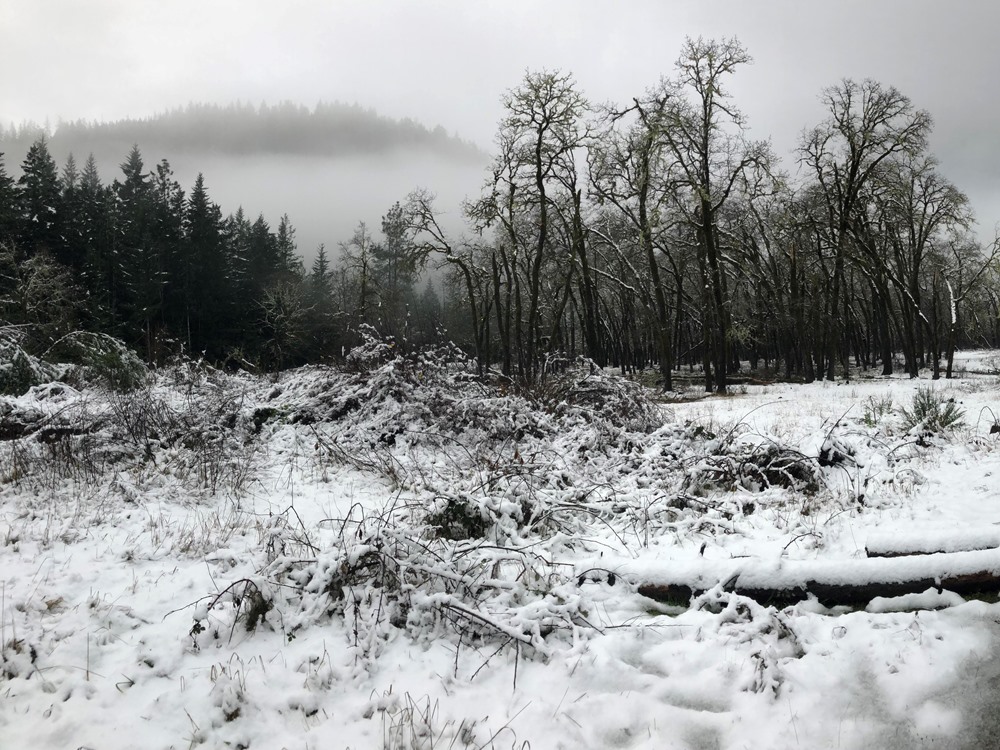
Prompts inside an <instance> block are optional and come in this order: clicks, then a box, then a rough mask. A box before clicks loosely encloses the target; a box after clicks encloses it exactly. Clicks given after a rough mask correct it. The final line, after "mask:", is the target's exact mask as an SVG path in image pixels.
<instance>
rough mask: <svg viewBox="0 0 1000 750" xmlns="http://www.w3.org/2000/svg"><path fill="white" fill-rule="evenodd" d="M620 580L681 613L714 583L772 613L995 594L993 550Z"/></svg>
mask: <svg viewBox="0 0 1000 750" xmlns="http://www.w3.org/2000/svg"><path fill="white" fill-rule="evenodd" d="M625 572H626V571H624V570H623V571H622V573H625ZM628 575H629V577H630V578H632V580H633V581H638V584H637V589H638V592H639V593H640V594H642V595H643V596H646V597H648V598H650V599H654V600H656V601H658V602H662V603H664V604H673V605H682V606H686V605H688V604H690V602H691V599H692V597H694V596H697V595H699V594H701V593H704V592H705V591H708V590H709V589H711V588H714V587H715V586H717V585H719V584H722V588H723V589H724V590H726V591H733V592H735V593H738V594H742V595H743V596H747V597H750V598H751V599H754V600H756V601H758V602H760V603H761V604H766V605H767V604H770V605H774V606H778V607H783V606H787V605H789V604H794V603H795V602H798V601H802V600H803V599H806V598H808V597H809V596H813V597H815V598H816V599H817V600H818V601H819V602H820V603H821V604H823V605H824V606H827V607H834V606H849V607H864V606H865V605H867V604H868V603H869V602H870V601H871V600H872V599H875V598H878V597H882V598H889V597H896V596H903V595H907V594H920V593H923V592H925V591H927V590H928V589H935V590H937V591H939V592H940V591H945V590H947V591H951V592H954V593H956V594H960V595H963V596H970V595H982V594H996V593H997V592H1000V549H989V550H975V551H967V552H946V553H932V554H927V555H919V556H909V557H876V558H868V559H858V560H798V561H792V560H784V559H781V560H778V561H776V562H775V561H771V562H768V561H764V560H759V559H758V560H755V559H749V560H745V561H732V560H724V561H701V563H700V564H699V563H687V564H684V565H677V566H675V567H674V568H673V569H672V570H670V571H667V570H655V569H647V570H645V571H628Z"/></svg>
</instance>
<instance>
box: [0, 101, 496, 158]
mask: <svg viewBox="0 0 1000 750" xmlns="http://www.w3.org/2000/svg"><path fill="white" fill-rule="evenodd" d="M45 130H46V129H45V128H44V127H42V126H39V125H37V124H34V123H25V124H22V125H19V126H12V127H10V128H8V129H6V130H5V131H2V132H0V147H2V149H3V150H4V151H8V152H13V153H18V152H23V151H26V150H27V148H28V147H29V146H30V145H31V143H32V142H33V141H34V140H35V139H36V138H37V137H38V135H39V134H40V133H42V132H44V131H45ZM53 131H54V132H52V133H51V134H49V135H50V141H51V146H52V148H53V149H54V150H56V151H60V152H63V151H65V152H69V151H72V152H73V153H74V154H78V155H86V154H88V153H90V152H94V153H95V154H103V153H107V152H109V151H110V152H115V153H126V152H127V151H128V149H129V148H130V147H131V146H132V144H134V143H138V144H140V145H141V146H142V147H143V148H144V149H145V150H148V151H150V152H156V153H164V154H175V155H176V154H203V153H214V154H233V155H249V154H254V155H259V154H294V155H315V156H356V155H359V154H379V155H381V154H386V153H390V152H393V151H397V150H405V151H413V150H417V149H419V150H422V151H429V152H433V153H436V154H438V155H440V156H443V157H447V158H449V159H473V160H480V159H481V158H482V155H481V151H480V150H479V148H478V147H477V146H475V145H474V144H472V143H469V142H467V141H463V140H461V139H460V138H458V137H456V136H451V135H449V134H448V133H447V132H446V131H445V130H444V128H442V127H441V126H437V127H434V128H433V129H431V128H428V127H426V126H425V125H423V124H421V123H418V122H415V121H414V120H411V119H409V118H404V119H402V120H395V119H392V118H389V117H383V116H381V115H379V114H378V113H376V112H375V111H374V110H372V109H365V108H363V107H361V106H359V105H357V104H353V105H349V104H342V103H333V104H325V103H320V104H318V105H316V107H314V108H313V109H310V108H308V107H305V106H302V105H299V104H295V103H292V102H284V103H281V104H278V105H271V106H269V105H267V104H261V105H259V106H254V105H252V104H244V103H240V102H237V103H235V104H230V105H228V106H220V105H217V104H189V105H188V106H187V107H185V108H183V109H174V110H170V111H167V112H163V113H161V114H158V115H155V116H152V117H146V118H126V119H123V120H115V121H112V122H88V121H84V120H66V121H60V122H59V123H58V125H57V126H56V127H55V128H54V129H53Z"/></svg>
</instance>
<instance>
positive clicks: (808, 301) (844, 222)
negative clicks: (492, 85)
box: [407, 39, 1000, 392]
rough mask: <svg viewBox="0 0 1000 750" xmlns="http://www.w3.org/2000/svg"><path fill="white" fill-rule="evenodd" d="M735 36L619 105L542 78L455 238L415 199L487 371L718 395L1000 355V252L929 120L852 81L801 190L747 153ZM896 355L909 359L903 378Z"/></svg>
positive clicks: (809, 150) (819, 129) (809, 159)
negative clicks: (620, 373) (635, 375)
mask: <svg viewBox="0 0 1000 750" xmlns="http://www.w3.org/2000/svg"><path fill="white" fill-rule="evenodd" d="M750 62H751V58H750V55H749V54H748V53H747V51H746V49H745V48H744V47H743V46H742V45H741V44H740V43H739V41H738V40H735V39H729V40H721V41H716V40H708V41H706V40H703V39H697V40H693V39H688V40H686V42H685V44H684V46H683V49H682V51H681V54H680V56H679V58H678V60H677V62H676V65H675V68H674V71H673V74H672V75H670V76H665V77H663V78H662V79H661V80H660V81H659V82H658V83H657V84H656V85H655V86H653V87H652V88H650V89H649V90H647V91H645V92H642V93H641V94H638V95H636V96H634V97H633V98H632V99H631V100H630V101H629V102H627V103H625V104H623V105H614V104H605V105H593V104H591V103H590V102H588V101H587V99H586V98H585V97H584V95H583V94H582V92H581V91H580V90H579V88H578V86H577V84H576V82H575V81H574V79H573V78H572V76H571V75H568V74H563V73H559V72H529V73H528V74H527V75H526V76H525V78H524V80H523V81H522V82H521V84H520V85H519V86H517V87H516V88H514V89H512V90H511V91H509V92H508V93H507V94H506V95H505V97H504V100H503V103H504V109H505V113H506V114H505V116H504V118H503V119H502V121H501V122H500V126H499V130H498V135H497V144H498V149H497V152H496V154H495V156H494V160H493V164H492V173H491V176H490V179H489V180H488V181H487V184H486V185H485V187H484V189H483V191H482V194H481V195H480V196H479V197H477V198H475V199H474V200H471V201H469V202H468V204H467V205H466V215H467V217H468V219H469V221H470V223H471V226H472V227H473V228H474V230H475V235H474V236H475V237H476V238H477V239H476V240H475V241H452V240H450V239H449V238H447V237H446V236H445V235H444V233H443V232H441V230H440V227H439V226H438V225H437V223H436V220H435V216H434V208H433V202H432V201H431V200H430V199H429V198H428V196H427V195H421V194H415V195H414V196H411V199H410V201H409V203H408V208H407V210H408V212H409V214H410V216H411V226H412V227H413V229H414V231H415V232H416V233H417V237H418V243H419V244H420V245H421V246H422V247H424V248H426V249H427V251H428V252H432V253H435V254H436V255H437V257H439V258H441V259H442V261H443V262H444V263H445V264H447V265H448V266H449V267H450V268H451V269H452V274H451V280H452V287H453V288H455V289H459V290H461V292H462V293H463V294H464V297H465V300H466V303H467V308H468V316H467V324H466V325H467V336H468V339H469V340H470V342H471V344H472V346H473V348H474V350H475V352H476V354H477V355H478V357H479V361H480V362H481V363H484V365H496V366H497V367H499V368H500V369H501V370H502V371H503V372H504V373H505V374H507V375H509V376H511V377H513V378H517V379H519V380H521V381H523V382H527V383H533V382H537V381H538V380H539V379H540V378H542V377H544V374H545V372H546V368H547V367H548V366H549V365H550V363H551V364H552V365H556V363H558V361H559V359H560V358H561V357H562V356H563V355H564V354H565V353H577V352H579V353H584V354H586V355H587V356H588V357H590V358H592V359H593V360H594V361H595V362H596V363H597V364H599V365H608V364H613V365H616V366H619V367H622V368H623V369H625V370H634V369H639V368H642V367H645V366H647V365H653V366H655V367H657V368H658V369H659V371H660V374H661V377H662V382H663V385H664V387H666V388H668V389H669V388H672V387H673V379H674V378H675V377H676V375H677V371H678V368H679V367H681V366H686V367H687V368H688V369H689V370H690V371H692V372H695V371H696V372H698V373H701V374H700V375H699V376H698V377H702V376H703V377H704V379H705V386H706V388H707V389H709V390H713V389H714V390H717V391H719V392H725V390H726V388H727V382H728V380H729V379H730V376H731V375H732V373H734V372H736V371H737V370H739V369H740V367H741V365H744V366H745V364H748V365H749V367H750V368H751V369H753V370H765V371H769V372H770V373H772V374H774V375H777V376H780V377H784V378H789V379H800V380H803V381H812V380H814V379H817V378H827V379H831V380H832V379H834V378H835V376H836V375H837V374H838V373H842V374H843V376H844V377H849V376H850V368H851V366H860V367H862V368H865V369H870V368H878V369H879V371H880V372H882V373H884V374H892V373H893V371H894V369H897V368H898V367H899V366H900V364H901V366H902V368H903V370H904V371H905V372H907V373H909V374H910V375H911V376H916V375H917V373H918V372H919V370H920V369H921V368H925V367H927V368H930V369H931V371H932V374H933V377H935V378H936V377H939V376H940V375H941V374H942V373H945V374H946V375H948V376H950V375H951V373H952V365H953V357H954V351H955V348H956V347H957V346H961V345H980V346H982V345H995V344H996V343H997V341H998V332H1000V331H998V322H1000V319H998V312H1000V307H998V299H1000V298H998V292H997V288H998V287H997V266H996V263H995V261H996V258H997V254H998V244H1000V243H998V242H996V241H994V242H993V243H992V244H991V245H990V246H988V247H983V246H982V245H981V243H979V242H978V241H977V240H976V238H975V237H974V235H973V233H972V231H971V228H972V223H973V217H972V211H971V209H970V207H969V201H968V199H967V197H966V196H965V195H964V194H963V193H962V192H960V191H959V190H958V188H956V187H955V186H954V185H953V184H952V183H951V182H949V181H948V179H947V178H946V177H944V175H942V173H941V172H940V170H939V168H938V164H937V162H936V161H935V159H934V157H933V156H932V155H931V154H930V153H929V152H928V146H927V141H928V134H929V133H930V130H931V124H932V123H931V117H930V115H929V114H928V113H927V112H924V111H922V110H918V109H916V108H915V107H914V106H913V104H912V102H911V101H910V99H908V98H907V97H906V96H904V95H903V94H902V93H900V92H899V91H898V90H897V89H895V88H893V87H891V86H886V85H883V84H881V83H879V82H876V81H872V80H865V81H862V82H857V81H853V80H844V81H841V82H840V83H838V84H836V85H834V86H832V87H830V88H828V89H826V90H825V91H823V92H822V101H823V104H824V107H825V110H826V116H825V118H824V119H823V120H822V121H821V122H819V123H817V124H816V125H814V126H812V127H810V128H807V129H806V130H805V131H804V134H803V136H802V138H801V140H800V143H799V145H798V149H797V154H796V155H797V159H798V162H799V165H800V166H801V169H800V176H799V177H798V178H793V177H791V176H790V175H789V174H788V173H787V172H785V171H783V170H782V169H781V168H780V165H779V163H778V159H777V158H776V157H775V155H774V154H773V152H772V150H771V146H770V143H769V142H767V141H759V140H758V141H755V140H751V139H749V138H748V137H747V135H746V134H747V123H746V119H745V116H744V115H743V114H742V112H741V111H740V110H739V108H738V107H737V106H736V104H735V102H733V100H732V98H731V97H730V95H729V93H728V90H727V86H728V83H729V81H730V79H731V76H732V75H734V74H735V73H736V72H737V71H738V70H739V69H740V68H741V67H742V66H744V65H746V64H748V63H750ZM897 359H898V360H899V364H897Z"/></svg>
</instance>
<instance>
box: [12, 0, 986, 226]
mask: <svg viewBox="0 0 1000 750" xmlns="http://www.w3.org/2000/svg"><path fill="white" fill-rule="evenodd" d="M998 30H1000V3H996V2H993V1H992V0H962V1H961V2H954V3H946V2H943V0H838V1H837V2H825V3H820V2H812V1H811V0H780V1H779V0H752V1H751V0H743V1H742V2H737V1H735V0H733V1H722V0H711V1H708V0H699V1H698V2H680V1H673V0H648V1H647V0H641V1H632V2H626V1H625V0H620V1H619V2H613V1H609V0H599V1H594V2H592V1H590V0H538V1H537V2H523V1H521V0H441V1H439V2H434V1H432V0H419V1H418V0H409V1H408V2H403V1H402V0H397V1H394V2H388V1H386V2H378V1H376V0H311V1H310V0H169V1H167V0H163V1H161V2H156V1H154V0H0V70H2V71H3V74H2V75H0V120H4V121H6V122H7V123H11V122H21V121H23V120H26V119H32V120H36V121H39V122H42V121H44V120H45V119H46V118H48V119H49V120H50V121H51V122H52V123H53V124H54V123H55V122H56V121H57V120H58V119H59V118H67V119H75V118H81V117H82V118H87V119H90V118H95V119H109V118H118V117H124V116H142V115H148V114H153V113H156V112H159V111H162V110H164V109H167V108H170V107H174V106H178V105H183V104H186V103H188V102H190V101H202V102H218V103H228V102H231V101H234V100H237V99H240V100H243V101H250V102H253V103H257V102H260V101H267V102H272V103H273V102H277V101H281V100H285V99H290V100H293V101H296V102H300V103H303V104H308V105H312V104H315V103H316V102H317V101H319V100H325V101H333V100H340V101H344V102H348V103H353V102H357V103H359V104H362V105H364V106H370V107H374V108H375V109H377V110H378V111H379V112H380V113H382V114H387V115H391V116H395V117H412V118H414V119H417V120H420V121H422V122H424V123H425V124H427V125H429V126H433V125H437V124H441V125H443V126H444V127H445V128H446V129H447V130H449V131H452V132H457V133H458V134H460V135H461V136H463V137H465V138H468V139H470V140H474V141H477V142H478V143H480V144H481V145H483V146H484V147H486V148H489V147H490V146H491V142H492V137H493V133H494V131H495V127H496V122H497V120H498V118H499V117H500V114H501V111H500V105H499V100H500V96H501V93H502V92H503V90H505V89H507V88H510V87H512V86H514V85H516V84H517V83H518V81H519V80H520V79H521V77H522V76H523V74H524V72H525V70H526V69H541V68H546V69H550V70H552V69H559V70H563V71H570V72H572V73H573V74H574V75H575V77H576V79H577V81H578V83H579V85H580V87H581V89H582V90H583V91H584V93H586V94H587V95H588V96H589V97H590V98H591V99H592V100H594V101H606V100H618V101H628V100H630V98H631V97H632V96H633V95H636V94H639V93H641V92H642V91H643V89H645V88H646V87H648V86H650V85H652V84H654V83H655V82H656V81H657V79H658V78H659V76H660V75H661V74H669V73H670V72H671V69H672V66H673V62H674V60H675V59H676V57H677V55H678V52H679V49H680V45H681V42H682V40H683V38H684V37H685V36H686V35H688V36H695V37H696V36H699V35H701V36H705V37H716V38H718V37H723V36H737V37H738V38H739V39H740V40H741V41H742V42H743V43H744V45H745V46H746V47H747V48H748V50H749V52H750V53H751V54H752V55H753V57H754V64H753V65H751V66H748V67H746V68H744V69H743V70H742V71H741V72H739V73H738V74H737V76H736V77H735V78H734V79H733V81H732V85H731V89H732V91H733V93H734V94H735V95H736V97H737V103H738V104H739V106H740V107H741V108H742V109H743V111H744V112H745V113H746V114H747V116H748V117H749V122H750V125H751V127H752V130H753V135H754V136H755V137H772V138H773V140H774V144H775V147H776V149H777V151H778V152H779V153H780V154H781V155H782V157H783V158H784V160H785V166H786V168H788V169H792V170H794V168H795V164H794V156H793V154H792V153H791V152H792V149H793V148H794V145H795V143H796V139H797V136H798V134H799V132H800V131H801V130H802V128H803V127H805V126H807V125H812V124H815V123H816V122H817V121H818V120H819V119H820V118H821V117H822V111H821V109H820V106H819V103H818V95H819V92H820V90H821V89H822V88H823V87H824V86H829V85H831V84H834V83H836V82H837V81H838V80H840V79H841V78H844V77H853V78H858V79H861V78H866V77H869V78H874V79H876V80H879V81H881V82H883V83H886V84H892V85H895V86H896V87H897V88H899V89H900V90H901V91H902V92H903V93H905V94H907V95H908V96H909V97H910V98H911V99H912V100H913V101H914V103H915V104H916V105H917V106H918V107H921V108H924V109H927V110H929V111H930V112H931V114H932V115H933V116H934V119H935V131H934V135H933V139H932V149H933V151H934V152H935V153H936V154H937V155H938V156H939V158H940V159H941V162H942V170H943V171H944V172H945V174H946V175H947V176H948V177H949V178H951V179H952V181H953V182H955V183H956V184H957V185H958V187H959V188H961V189H963V190H964V191H966V192H967V193H968V194H969V195H970V197H971V198H972V199H973V203H974V206H975V207H976V209H977V213H978V215H979V218H980V222H981V225H983V228H984V230H985V232H984V234H989V235H990V236H992V233H993V226H994V224H995V223H996V222H997V221H998V220H1000V185H998V183H1000V180H998V177H1000V135H998V133H1000V127H998V120H1000V117H998V115H1000V97H998V96H997V83H996V78H997V76H998V75H1000V51H998V47H997V41H996V35H997V32H998Z"/></svg>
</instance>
